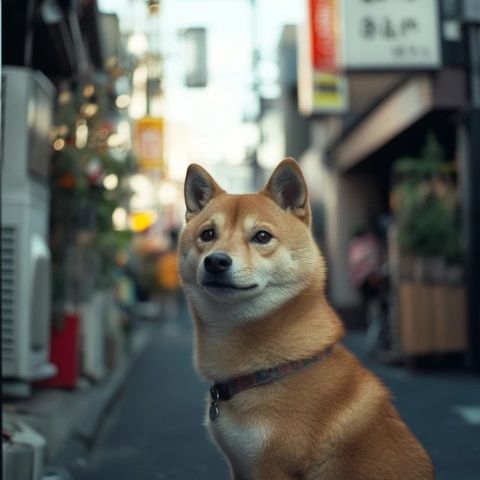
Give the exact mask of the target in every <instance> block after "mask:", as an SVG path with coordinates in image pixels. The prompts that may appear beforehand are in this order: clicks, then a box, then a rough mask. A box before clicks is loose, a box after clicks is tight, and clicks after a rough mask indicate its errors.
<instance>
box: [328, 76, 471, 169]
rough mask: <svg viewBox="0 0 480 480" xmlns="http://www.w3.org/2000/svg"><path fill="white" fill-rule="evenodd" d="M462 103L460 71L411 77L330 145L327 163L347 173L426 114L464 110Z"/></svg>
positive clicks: (464, 94)
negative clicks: (438, 111)
mask: <svg viewBox="0 0 480 480" xmlns="http://www.w3.org/2000/svg"><path fill="white" fill-rule="evenodd" d="M465 102H466V92H465V79H464V73H463V72H462V71H460V70H447V69H445V70H442V71H441V72H439V73H438V74H435V75H434V74H426V73H425V74H415V75H412V76H411V77H409V78H408V79H406V81H405V82H403V83H402V84H401V85H399V86H398V88H396V89H395V90H394V91H393V92H391V93H390V94H389V95H387V96H386V97H385V98H384V99H383V101H380V102H379V103H378V104H377V106H376V107H375V108H373V109H371V110H368V111H367V113H365V114H364V115H363V116H360V117H359V119H358V121H357V122H356V124H355V126H354V127H353V128H351V129H349V130H348V131H344V132H342V133H341V134H340V135H339V137H337V138H336V139H334V140H333V141H332V142H331V143H330V146H329V147H327V157H328V158H330V159H331V161H330V162H329V163H331V164H332V165H333V166H334V167H335V168H337V169H339V170H342V171H346V170H349V169H350V168H352V167H354V166H355V165H357V164H359V163H360V162H362V161H363V160H365V159H367V158H368V157H369V156H371V155H372V154H374V153H375V152H376V151H378V150H379V149H380V148H381V147H383V146H385V145H386V144H387V143H389V142H390V141H391V140H392V139H394V138H395V137H397V136H398V135H399V134H400V133H402V132H404V131H405V130H406V129H407V128H409V127H411V126H412V125H414V124H415V123H416V122H418V121H419V120H421V119H422V118H424V117H425V115H427V114H428V113H430V112H432V111H434V110H455V109H458V108H461V107H463V106H465Z"/></svg>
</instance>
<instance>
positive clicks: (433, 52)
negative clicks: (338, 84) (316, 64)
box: [342, 0, 440, 69]
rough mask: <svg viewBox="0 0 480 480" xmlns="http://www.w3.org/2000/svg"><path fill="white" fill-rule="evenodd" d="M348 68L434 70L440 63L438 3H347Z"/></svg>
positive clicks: (428, 0)
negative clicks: (423, 68)
mask: <svg viewBox="0 0 480 480" xmlns="http://www.w3.org/2000/svg"><path fill="white" fill-rule="evenodd" d="M342 13H343V53H344V62H343V63H344V65H345V66H346V67H347V68H355V67H358V68H370V67H372V68H387V69H388V68H395V67H405V68H408V67H413V68H422V67H425V68H432V67H437V66H438V65H439V62H440V49H439V33H438V12H437V1H436V0H343V11H342Z"/></svg>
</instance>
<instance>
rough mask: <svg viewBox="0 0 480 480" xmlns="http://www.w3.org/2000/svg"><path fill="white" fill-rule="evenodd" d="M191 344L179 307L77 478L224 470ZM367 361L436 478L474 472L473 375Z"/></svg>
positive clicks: (175, 478)
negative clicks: (207, 422)
mask: <svg viewBox="0 0 480 480" xmlns="http://www.w3.org/2000/svg"><path fill="white" fill-rule="evenodd" d="M361 341H362V337H361V335H359V334H351V335H349V337H348V338H347V341H346V343H347V344H348V345H349V346H350V347H351V348H352V349H353V350H354V351H356V352H358V353H359V354H360V356H361V350H362V344H361ZM191 347H192V345H191V326H190V322H189V320H188V317H187V314H186V312H183V313H182V314H181V315H179V316H178V317H177V318H176V319H172V320H170V321H168V322H166V323H164V324H159V325H158V327H157V328H156V329H155V331H154V334H153V335H152V339H151V343H150V344H149V346H148V347H147V349H146V350H145V351H144V352H143V354H142V355H141V356H140V357H139V359H138V360H137V362H136V364H135V366H134V368H133V370H132V373H131V374H130V377H129V379H128V381H127V383H126V385H125V387H124V389H123V391H122V393H121V395H120V397H119V399H118V401H117V403H116V404H115V407H114V408H113V410H112V411H111V413H110V415H109V416H108V418H107V419H106V420H105V422H104V424H103V427H102V429H101V432H100V434H99V437H98V440H97V442H96V445H95V446H94V448H93V450H92V453H91V455H90V456H89V457H87V458H86V459H85V460H86V463H85V464H84V465H82V466H77V467H75V469H74V471H72V473H73V475H74V477H75V479H76V480H100V479H101V480H136V479H140V480H155V479H168V480H187V479H188V480H204V479H205V480H207V479H208V480H212V479H214V480H222V479H226V478H228V473H227V472H228V470H227V467H226V465H225V463H224V461H223V459H222V457H221V455H220V454H219V453H218V452H217V451H216V448H215V447H214V446H213V444H212V443H211V442H210V441H209V439H208V438H207V435H206V432H205V429H204V427H203V425H202V420H203V415H204V396H205V394H206V392H207V388H208V386H207V385H206V384H205V383H203V382H202V381H200V380H199V379H198V377H197V376H196V374H195V373H194V370H193V368H192V362H191ZM367 363H369V366H370V367H371V368H372V369H374V370H375V371H376V372H377V374H379V375H380V376H381V377H382V379H383V380H384V382H385V383H386V384H387V385H388V386H389V387H390V388H391V389H392V391H393V392H394V396H395V399H396V403H397V406H398V408H399V410H400V413H401V415H402V417H403V418H404V419H405V420H406V422H407V423H408V424H409V425H410V427H411V428H412V430H413V431H414V432H415V434H416V435H417V436H418V438H419V439H420V440H421V441H422V443H423V444H424V445H425V447H426V448H427V450H428V451H429V452H430V454H431V455H432V457H433V460H434V463H435V466H436V469H437V479H438V480H479V479H480V418H479V417H480V381H479V379H478V377H476V378H475V377H472V376H470V375H466V374H464V373H456V374H453V373H450V374H445V373H429V374H418V373H415V374H413V373H411V372H409V371H408V370H407V369H405V368H394V367H387V366H381V365H378V364H375V363H371V362H368V361H367ZM466 419H468V420H469V421H467V420H466ZM476 422H478V423H476ZM475 423H476V424H475Z"/></svg>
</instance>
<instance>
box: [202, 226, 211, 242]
mask: <svg viewBox="0 0 480 480" xmlns="http://www.w3.org/2000/svg"><path fill="white" fill-rule="evenodd" d="M200 238H201V239H202V240H203V241H204V242H211V241H212V240H213V239H214V238H215V230H214V229H213V228H207V230H204V231H203V232H202V233H201V234H200Z"/></svg>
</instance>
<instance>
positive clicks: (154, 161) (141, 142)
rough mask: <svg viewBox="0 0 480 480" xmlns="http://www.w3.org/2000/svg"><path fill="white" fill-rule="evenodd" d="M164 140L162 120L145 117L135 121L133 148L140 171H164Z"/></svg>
mask: <svg viewBox="0 0 480 480" xmlns="http://www.w3.org/2000/svg"><path fill="white" fill-rule="evenodd" d="M164 139H165V133H164V121H163V118H153V117H145V118H141V119H140V120H137V121H136V123H135V143H134V147H135V153H136V154H137V158H138V166H139V167H140V168H141V169H143V170H157V171H158V170H160V171H162V170H163V169H164V166H165V165H164V164H165V162H164V158H163V155H164V148H163V147H164Z"/></svg>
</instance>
